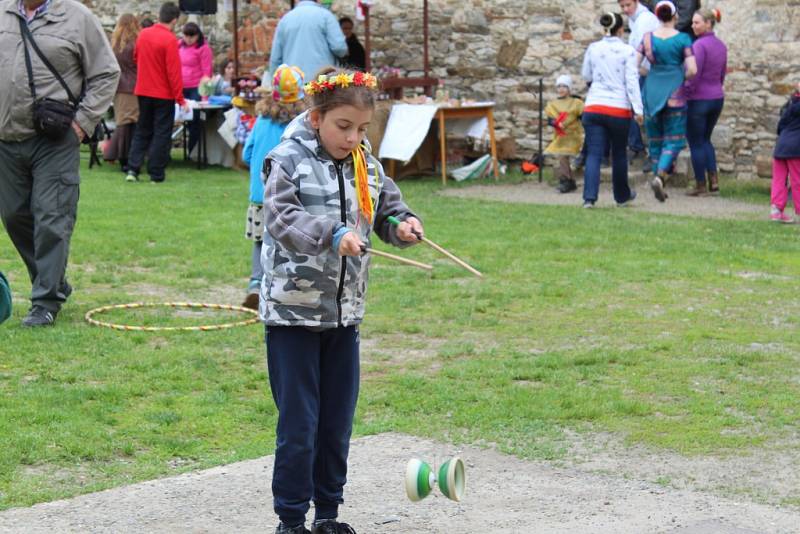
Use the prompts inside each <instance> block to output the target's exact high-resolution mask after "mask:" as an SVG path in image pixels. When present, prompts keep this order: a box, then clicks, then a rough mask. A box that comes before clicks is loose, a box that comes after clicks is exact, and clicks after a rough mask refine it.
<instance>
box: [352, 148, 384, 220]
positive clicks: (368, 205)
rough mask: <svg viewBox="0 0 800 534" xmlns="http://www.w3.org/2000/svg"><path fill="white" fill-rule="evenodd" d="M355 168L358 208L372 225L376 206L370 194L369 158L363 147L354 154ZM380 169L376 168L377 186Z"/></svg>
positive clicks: (354, 151) (356, 149)
mask: <svg viewBox="0 0 800 534" xmlns="http://www.w3.org/2000/svg"><path fill="white" fill-rule="evenodd" d="M352 155H353V167H354V168H355V175H356V195H357V196H358V207H359V209H360V210H361V213H362V214H363V215H364V218H366V219H367V222H369V223H370V224H372V217H373V215H374V211H375V205H374V204H373V202H372V195H370V194H369V174H368V171H367V158H366V156H365V155H364V149H363V148H362V146H361V145H359V146H357V147H356V148H355V150H353V152H352ZM378 180H379V178H378V168H377V166H376V167H375V184H376V186H377V185H378Z"/></svg>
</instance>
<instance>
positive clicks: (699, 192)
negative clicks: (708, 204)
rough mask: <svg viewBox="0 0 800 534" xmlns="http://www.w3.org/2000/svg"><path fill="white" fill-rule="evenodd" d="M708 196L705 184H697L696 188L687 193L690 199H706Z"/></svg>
mask: <svg viewBox="0 0 800 534" xmlns="http://www.w3.org/2000/svg"><path fill="white" fill-rule="evenodd" d="M707 194H708V191H707V190H706V184H705V182H695V184H694V187H693V188H691V189H689V190H688V191H687V192H686V196H689V197H704V196H706V195H707Z"/></svg>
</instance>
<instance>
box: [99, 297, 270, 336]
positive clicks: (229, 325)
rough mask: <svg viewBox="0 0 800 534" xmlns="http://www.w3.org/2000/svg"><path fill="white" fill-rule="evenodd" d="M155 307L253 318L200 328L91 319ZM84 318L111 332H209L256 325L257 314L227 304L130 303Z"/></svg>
mask: <svg viewBox="0 0 800 534" xmlns="http://www.w3.org/2000/svg"><path fill="white" fill-rule="evenodd" d="M156 307H167V308H200V309H210V310H229V311H235V312H241V313H247V314H250V315H254V316H255V317H252V318H250V319H245V320H244V321H238V322H235V323H223V324H212V325H200V326H136V325H127V324H116V323H109V322H105V321H98V320H97V319H94V318H93V316H94V315H97V314H100V313H104V312H107V311H109V310H129V309H133V308H156ZM84 318H85V319H86V321H87V322H88V323H89V324H92V325H94V326H103V327H105V328H111V329H113V330H123V331H126V332H167V331H173V332H174V331H184V332H196V331H200V332H207V331H209V330H223V329H225V328H234V327H236V326H247V325H251V324H253V323H257V322H258V312H257V311H255V310H251V309H250V308H244V307H242V306H231V305H229V304H207V303H205V302H132V303H130V304H115V305H113V306H102V307H100V308H95V309H93V310H89V311H88V312H86V315H85V316H84Z"/></svg>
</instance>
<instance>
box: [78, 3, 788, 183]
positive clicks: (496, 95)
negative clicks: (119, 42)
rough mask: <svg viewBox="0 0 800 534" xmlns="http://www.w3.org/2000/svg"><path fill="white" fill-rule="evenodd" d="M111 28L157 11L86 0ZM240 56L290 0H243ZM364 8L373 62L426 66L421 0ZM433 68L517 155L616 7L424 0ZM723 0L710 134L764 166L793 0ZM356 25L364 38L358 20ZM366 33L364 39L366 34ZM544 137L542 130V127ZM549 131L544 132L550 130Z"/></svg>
mask: <svg viewBox="0 0 800 534" xmlns="http://www.w3.org/2000/svg"><path fill="white" fill-rule="evenodd" d="M85 3H87V5H88V4H90V3H91V4H93V9H94V10H95V12H96V13H98V15H99V16H100V17H101V19H102V20H103V22H104V24H106V25H108V26H109V28H110V27H112V26H113V22H114V20H115V18H116V16H117V15H118V14H121V13H123V12H125V11H130V12H134V13H142V12H144V11H148V10H149V11H154V12H155V11H157V9H158V5H160V4H159V3H156V2H147V1H141V0H128V1H124V0H123V1H112V0H86V2H85ZM240 4H241V6H240V20H239V29H240V38H239V39H240V42H239V44H240V49H241V54H240V60H241V63H242V65H243V66H244V67H245V68H246V69H250V68H253V67H256V66H260V65H263V64H265V63H266V58H267V56H268V53H269V49H270V44H271V40H272V34H273V32H274V28H275V24H276V23H277V20H278V18H279V17H280V15H281V14H282V13H283V12H285V10H286V9H287V8H288V1H283V0H252V1H251V3H250V4H247V3H245V1H244V0H242V1H241V2H240ZM377 4H378V5H377V6H376V7H375V8H374V9H373V13H372V63H373V66H374V67H376V68H378V67H381V66H383V65H390V66H393V67H399V68H400V69H402V71H403V73H404V74H408V75H419V74H421V71H422V8H421V6H422V2H421V0H392V1H391V2H377ZM429 4H430V12H429V15H430V30H429V31H430V47H429V54H430V62H431V67H432V70H431V73H432V75H434V76H438V77H440V78H444V79H445V80H446V82H447V85H448V87H449V88H450V91H451V94H453V93H456V94H457V95H458V96H464V97H472V98H477V99H491V100H494V101H496V102H497V113H496V118H497V127H498V135H499V137H500V138H501V139H506V143H507V144H508V143H509V141H511V140H513V142H514V143H513V144H515V145H516V154H517V156H519V157H527V156H529V155H530V154H531V153H532V152H533V151H534V150H535V149H536V147H537V146H538V139H537V126H538V125H537V113H538V97H537V95H536V88H537V84H538V80H539V78H542V77H543V78H544V80H545V99H546V100H547V99H550V98H553V97H554V96H555V88H554V87H553V81H554V80H555V77H556V76H557V75H558V74H561V73H569V74H571V75H572V76H573V79H574V80H575V81H576V84H575V85H576V87H578V88H579V92H583V89H582V88H583V84H582V82H581V81H580V67H581V62H582V60H583V54H584V51H585V50H586V47H587V46H588V44H589V43H591V42H592V41H594V40H596V39H598V38H599V37H600V31H599V25H598V24H597V19H598V18H599V15H600V14H601V13H603V12H604V11H608V10H618V9H617V8H618V6H617V2H616V1H614V0H536V1H534V0H528V1H520V0H430V2H429ZM704 4H707V5H708V6H709V7H719V8H721V9H722V10H723V21H722V24H721V25H720V26H719V27H718V35H719V36H720V38H721V39H723V40H724V41H725V42H726V43H727V44H728V46H729V51H730V59H729V67H730V70H731V72H730V74H729V76H728V80H727V82H726V91H727V99H726V104H725V110H724V111H723V115H722V118H721V121H720V125H719V126H718V128H717V130H716V132H715V141H716V145H717V148H718V157H719V160H720V166H721V169H722V170H723V171H724V172H732V173H735V174H736V175H737V176H739V177H752V176H755V175H756V174H762V175H768V174H769V168H770V155H771V151H772V147H773V144H774V140H775V135H774V131H775V124H776V122H777V114H778V109H779V108H780V106H781V105H782V104H783V103H784V102H785V100H786V97H787V95H788V93H789V92H791V90H792V89H791V88H792V86H793V84H794V83H796V82H797V81H799V80H800V0H736V2H730V1H722V0H706V1H705V2H704ZM354 6H355V0H347V1H342V0H337V2H335V3H334V6H333V9H334V12H336V13H337V14H341V15H344V14H346V15H349V16H351V17H353V15H354ZM219 10H220V12H219V13H218V14H217V15H216V16H207V17H201V18H200V21H199V22H200V24H201V26H202V27H203V28H204V29H205V31H206V33H207V34H208V35H209V37H210V41H211V43H212V46H213V47H214V51H215V53H217V55H218V56H224V55H225V54H230V44H231V31H230V22H229V15H228V14H226V13H224V10H223V3H222V1H221V2H220V4H219ZM356 33H357V34H358V35H359V36H363V28H362V27H361V26H360V25H359V24H357V25H356ZM362 40H363V39H362ZM546 134H547V135H548V136H549V135H550V132H546ZM548 140H549V139H548Z"/></svg>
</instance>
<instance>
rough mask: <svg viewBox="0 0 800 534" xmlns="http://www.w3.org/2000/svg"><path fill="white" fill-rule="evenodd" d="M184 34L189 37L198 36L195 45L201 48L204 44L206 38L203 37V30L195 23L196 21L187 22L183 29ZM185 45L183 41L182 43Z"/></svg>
mask: <svg viewBox="0 0 800 534" xmlns="http://www.w3.org/2000/svg"><path fill="white" fill-rule="evenodd" d="M181 31H182V33H183V35H185V36H187V37H194V36H195V35H196V36H197V42H196V43H195V44H194V46H195V47H197V48H200V47H201V46H203V43H204V42H205V39H203V30H201V29H200V26H198V25H197V24H195V23H194V22H187V23H186V24H184V25H183V30H181ZM181 46H183V43H181Z"/></svg>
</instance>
